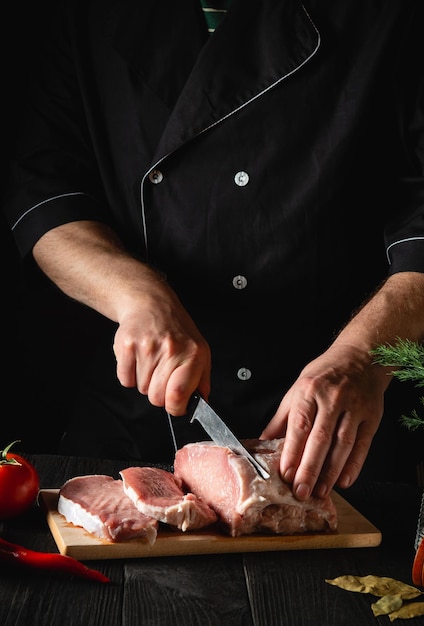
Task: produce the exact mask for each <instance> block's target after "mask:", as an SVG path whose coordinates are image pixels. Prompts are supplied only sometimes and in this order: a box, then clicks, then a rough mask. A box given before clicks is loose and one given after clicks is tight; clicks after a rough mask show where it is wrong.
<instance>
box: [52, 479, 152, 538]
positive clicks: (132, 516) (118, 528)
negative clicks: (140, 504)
mask: <svg viewBox="0 0 424 626" xmlns="http://www.w3.org/2000/svg"><path fill="white" fill-rule="evenodd" d="M57 509H58V511H59V513H61V514H62V515H64V516H65V518H66V520H67V521H68V522H70V523H71V524H74V525H75V526H82V527H83V528H84V529H85V530H86V531H87V532H89V533H91V534H93V535H95V536H96V537H99V538H100V539H106V540H107V541H111V542H118V541H125V540H127V539H135V538H142V539H145V540H146V541H147V542H148V543H149V544H150V545H152V544H153V543H154V542H155V541H156V536H157V530H158V526H159V524H158V521H157V520H156V519H154V518H152V517H149V516H147V515H144V514H143V513H141V512H140V511H139V510H138V509H137V507H136V506H134V503H133V502H132V500H130V498H129V497H128V496H127V495H126V494H125V493H124V489H123V484H122V480H114V479H113V478H112V476H106V475H103V474H91V475H88V476H76V477H75V478H70V479H69V480H68V481H67V482H65V483H64V484H63V485H62V488H61V489H60V490H59V502H58V506H57Z"/></svg>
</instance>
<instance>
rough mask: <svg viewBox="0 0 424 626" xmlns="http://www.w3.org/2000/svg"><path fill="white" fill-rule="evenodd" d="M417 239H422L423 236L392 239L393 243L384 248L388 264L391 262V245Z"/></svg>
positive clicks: (423, 238)
mask: <svg viewBox="0 0 424 626" xmlns="http://www.w3.org/2000/svg"><path fill="white" fill-rule="evenodd" d="M419 239H422V240H423V241H424V237H405V239H399V240H398V241H394V242H393V243H391V244H390V246H388V247H387V248H386V256H387V261H388V262H389V265H391V264H392V261H391V259H390V254H389V250H390V248H393V246H397V245H398V244H399V243H405V242H407V241H418V240H419Z"/></svg>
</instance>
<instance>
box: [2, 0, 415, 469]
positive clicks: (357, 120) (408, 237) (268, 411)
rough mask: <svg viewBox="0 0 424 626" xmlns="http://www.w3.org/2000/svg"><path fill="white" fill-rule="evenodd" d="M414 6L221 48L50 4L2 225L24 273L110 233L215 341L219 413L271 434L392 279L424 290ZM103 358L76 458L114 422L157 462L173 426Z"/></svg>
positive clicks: (147, 22) (247, 433) (121, 17)
mask: <svg viewBox="0 0 424 626" xmlns="http://www.w3.org/2000/svg"><path fill="white" fill-rule="evenodd" d="M423 4H424V3H423V2H422V0H408V1H407V2H406V1H405V0H342V1H341V0H325V2H324V1H322V0H321V1H320V0H306V1H305V2H303V3H302V2H300V1H299V0H261V1H260V2H258V1H257V0H234V2H233V5H232V6H231V8H230V10H229V11H228V14H227V16H226V17H225V19H224V20H223V22H222V23H221V25H220V26H219V27H218V28H217V30H216V32H215V33H214V35H213V36H209V35H208V33H207V29H206V26H205V23H204V17H203V15H202V11H201V8H200V2H199V0H184V2H175V0H143V1H142V2H140V1H139V0H124V1H121V2H117V1H116V0H81V1H79V0H74V1H67V0H65V1H63V2H61V3H58V15H57V16H56V15H54V16H52V18H51V25H50V30H51V32H49V34H48V36H47V35H45V36H43V37H40V40H39V41H38V45H39V47H40V52H41V56H42V57H43V55H44V58H42V59H41V60H40V61H37V62H36V63H34V66H35V69H34V84H33V85H32V87H31V89H30V90H28V91H29V92H30V93H29V95H28V101H29V102H28V110H25V115H24V119H23V120H22V121H20V136H19V140H18V141H17V146H16V154H15V161H14V164H13V180H12V185H11V189H10V192H9V193H8V197H7V201H6V202H5V206H4V209H5V213H6V216H7V219H8V221H9V223H10V226H11V228H12V230H13V233H14V236H15V238H16V242H17V244H18V247H19V249H20V252H21V254H22V256H23V258H24V259H31V249H32V247H33V245H34V243H35V242H36V241H37V239H38V238H39V237H40V236H42V235H43V234H44V233H45V232H46V231H48V230H49V229H51V228H53V227H55V226H57V225H60V224H63V223H65V222H69V221H73V220H100V221H102V222H105V223H107V224H110V225H111V226H113V227H114V228H115V229H116V231H117V232H118V233H119V235H120V236H121V237H122V239H123V240H124V242H125V243H126V245H127V246H128V248H129V249H130V250H131V251H132V252H133V253H134V254H135V255H137V256H138V257H140V258H141V259H144V260H146V261H148V262H149V263H151V264H152V265H154V266H155V267H157V268H158V269H159V270H160V271H161V272H163V273H164V275H165V276H166V278H167V280H168V281H169V283H170V284H171V285H172V286H173V288H174V289H175V290H176V292H177V293H178V294H179V296H180V298H181V299H182V301H183V303H184V305H185V306H186V308H187V309H188V311H189V312H190V313H191V315H192V316H193V318H194V320H195V322H196V323H197V325H198V327H199V328H200V330H201V331H202V332H203V333H204V336H205V337H206V339H207V340H208V341H209V343H210V346H211V349H212V367H213V371H212V393H211V396H210V401H211V403H212V404H213V405H214V406H215V408H217V409H218V410H219V411H220V412H221V413H222V415H223V416H224V417H225V419H226V421H227V422H228V423H229V425H230V426H231V427H232V428H233V429H234V430H235V431H236V433H237V434H238V435H239V436H240V437H251V436H256V435H258V434H259V433H260V432H261V430H262V428H263V427H264V425H265V423H266V422H267V421H268V420H269V419H270V417H271V416H272V415H273V413H274V411H275V409H276V407H277V406H278V403H279V401H280V400H281V398H282V396H283V394H284V392H285V391H286V390H287V388H288V387H289V385H290V384H291V383H292V382H293V381H294V380H295V378H296V377H297V375H298V374H299V371H300V369H301V368H302V367H303V366H304V365H305V364H306V362H307V361H309V360H310V359H311V358H313V357H315V356H317V355H318V354H319V353H320V352H321V351H322V350H324V349H325V348H326V347H327V346H328V345H329V343H330V342H331V340H332V338H333V337H334V334H335V333H336V332H337V331H338V329H339V328H340V326H341V325H342V324H343V323H344V322H345V321H346V320H347V318H348V317H349V315H350V314H351V312H352V311H353V310H354V309H355V307H357V306H358V305H359V304H360V303H361V302H362V301H363V299H364V298H366V297H367V296H368V295H369V294H370V293H371V292H372V290H373V289H374V288H375V287H376V286H377V284H378V283H379V282H380V281H381V280H382V279H383V278H384V277H385V276H387V274H391V273H395V272H401V271H418V272H424V177H423V175H424V133H423V130H424V114H423V82H424V72H423V71H422V59H423V58H424V45H423V41H424V37H423V24H424V22H423V17H424V10H423ZM104 349H105V350H107V352H106V353H105V354H104V355H102V357H99V360H98V363H97V366H96V368H95V369H94V370H93V372H94V374H93V378H92V379H89V381H88V382H87V388H86V389H85V391H84V394H83V397H84V401H83V400H81V402H82V403H84V402H86V401H87V397H89V398H90V399H89V401H88V404H87V406H89V407H90V408H89V409H88V410H86V414H85V416H84V423H85V439H86V440H89V436H88V435H87V428H88V426H87V424H88V422H89V421H90V419H95V418H94V417H93V416H94V415H95V414H96V415H99V416H100V415H102V418H101V420H100V417H99V418H98V420H99V423H97V424H96V425H95V426H93V428H92V430H93V433H95V434H96V436H97V437H100V438H102V437H104V439H105V440H106V439H107V438H108V436H109V437H110V435H111V433H115V435H114V437H115V445H116V441H118V440H120V439H122V451H123V452H124V451H125V454H126V455H132V456H134V457H137V458H139V457H141V458H146V457H155V456H157V455H160V449H161V446H163V445H164V443H163V442H164V438H166V437H168V438H169V434H168V431H167V425H166V422H165V419H162V417H163V414H164V411H163V410H159V409H153V408H152V407H151V406H150V405H149V403H148V401H147V400H146V399H145V398H144V397H142V396H140V394H138V393H137V392H136V391H135V390H126V389H123V388H121V387H120V385H119V383H118V382H117V380H116V376H115V369H114V368H115V362H114V359H113V357H112V350H111V348H110V345H108V346H107V347H105V348H104ZM106 364H109V365H106ZM102 368H103V369H104V370H105V371H104V372H103V373H102V376H101V377H99V376H98V374H99V372H100V371H102ZM106 370H107V371H106ZM93 389H94V391H93ZM112 391H113V394H114V400H111V401H110V403H109V401H108V400H107V396H108V395H113V394H112ZM99 398H100V399H101V400H100V403H101V404H102V406H103V408H104V409H105V411H104V414H105V415H106V414H108V415H109V418H110V420H111V421H113V422H114V423H113V426H112V427H106V428H103V434H102V435H100V434H99V429H100V427H101V425H103V426H104V425H105V424H107V422H105V421H103V420H104V419H105V417H104V415H103V414H102V413H101V412H99V411H98V408H97V409H96V408H95V405H96V406H97V405H98V402H97V401H98V400H99ZM91 402H92V404H91ZM159 413H160V415H161V418H160V419H159ZM159 424H160V425H159ZM190 428H193V427H190ZM105 431H108V435H107V434H105ZM190 432H192V431H190ZM165 433H166V434H165ZM182 436H183V437H186V438H190V435H188V434H187V433H186V434H185V435H182ZM94 438H95V437H94V435H93V439H94ZM126 440H128V441H130V442H131V443H127V444H125V443H124V442H125V441H126ZM155 442H159V443H155ZM87 445H89V443H87ZM98 445H99V446H101V445H103V444H98ZM104 445H106V443H105V444H104ZM125 446H127V447H126V448H125ZM155 446H156V447H157V448H158V449H157V450H155ZM87 451H88V449H87ZM115 451H116V448H115Z"/></svg>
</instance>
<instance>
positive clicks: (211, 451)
mask: <svg viewBox="0 0 424 626" xmlns="http://www.w3.org/2000/svg"><path fill="white" fill-rule="evenodd" d="M243 444H244V446H245V447H246V448H247V449H248V450H249V452H250V453H251V454H253V456H255V458H257V459H258V460H259V461H260V462H262V464H263V465H265V466H266V467H267V468H268V470H269V472H270V474H271V476H270V478H269V479H268V480H264V479H263V478H261V477H260V476H259V475H258V473H257V472H256V470H255V469H254V467H253V465H252V464H251V463H250V462H249V461H248V459H246V458H245V457H243V456H240V455H238V454H235V453H234V452H232V451H231V450H230V449H229V448H225V447H221V446H217V445H216V444H214V443H213V442H211V441H204V442H200V443H190V444H187V445H186V446H184V447H182V448H180V449H179V450H177V452H176V454H175V460H174V473H175V476H176V477H177V478H180V479H181V480H182V482H183V488H185V489H187V490H189V491H191V492H193V493H194V494H196V495H197V496H199V497H200V498H202V500H204V501H205V502H206V503H207V504H209V506H210V507H211V508H213V509H214V510H215V511H216V513H217V514H218V516H219V518H220V522H221V524H222V526H223V528H224V530H225V531H226V532H227V533H228V534H230V535H231V536H233V537H238V536H240V535H248V534H252V533H274V534H281V535H293V534H300V533H307V532H327V531H334V530H336V528H337V512H336V509H335V506H334V503H333V501H332V500H331V497H328V498H325V499H317V498H312V497H311V498H309V499H308V500H306V501H305V502H299V501H298V500H296V498H295V497H294V495H293V492H292V490H291V488H290V486H289V485H287V484H286V483H284V482H283V481H282V480H281V477H280V473H279V461H280V456H281V451H282V448H283V445H284V439H274V440H271V441H262V440H259V439H248V440H244V441H243Z"/></svg>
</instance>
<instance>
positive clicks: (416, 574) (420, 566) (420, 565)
mask: <svg viewBox="0 0 424 626" xmlns="http://www.w3.org/2000/svg"><path fill="white" fill-rule="evenodd" d="M412 582H413V583H414V585H417V587H424V537H423V538H422V539H421V541H420V543H419V544H418V550H417V551H416V553H415V558H414V562H413V564H412Z"/></svg>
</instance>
